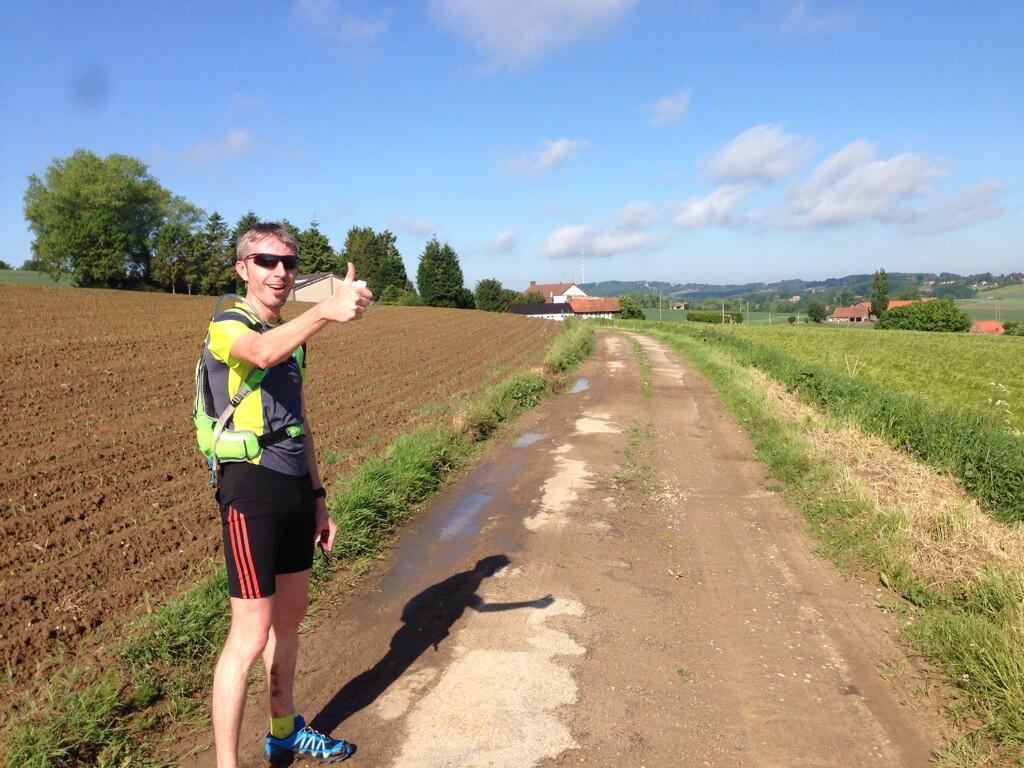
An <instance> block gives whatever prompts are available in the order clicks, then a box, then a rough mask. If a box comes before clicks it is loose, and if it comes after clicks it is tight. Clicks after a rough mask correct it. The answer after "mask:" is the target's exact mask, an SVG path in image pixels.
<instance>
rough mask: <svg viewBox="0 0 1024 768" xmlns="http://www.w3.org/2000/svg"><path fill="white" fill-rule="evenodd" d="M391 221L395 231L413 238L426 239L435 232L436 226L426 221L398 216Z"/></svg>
mask: <svg viewBox="0 0 1024 768" xmlns="http://www.w3.org/2000/svg"><path fill="white" fill-rule="evenodd" d="M391 221H392V224H393V226H394V227H395V229H397V230H399V231H400V232H404V233H405V234H407V235H412V236H413V237H421V238H422V237H427V236H428V235H433V234H435V233H436V232H437V224H435V223H434V222H432V221H427V220H426V219H417V218H414V217H412V216H403V215H399V216H394V217H393V218H392V219H391Z"/></svg>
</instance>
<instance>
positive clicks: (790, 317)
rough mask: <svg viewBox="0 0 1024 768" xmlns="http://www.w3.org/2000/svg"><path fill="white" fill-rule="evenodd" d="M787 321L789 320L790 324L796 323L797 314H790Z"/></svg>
mask: <svg viewBox="0 0 1024 768" xmlns="http://www.w3.org/2000/svg"><path fill="white" fill-rule="evenodd" d="M786 322H788V323H789V324H790V325H796V315H790V316H789V317H787V318H786Z"/></svg>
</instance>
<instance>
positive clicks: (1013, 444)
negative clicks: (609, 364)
mask: <svg viewBox="0 0 1024 768" xmlns="http://www.w3.org/2000/svg"><path fill="white" fill-rule="evenodd" d="M633 327H634V328H637V329H638V330H645V329H644V328H640V327H638V326H636V325H635V324H634V325H633ZM655 329H656V330H658V331H659V332H668V333H670V334H671V335H674V336H683V337H687V338H693V339H696V340H698V341H699V342H701V343H704V344H709V345H714V346H717V347H720V348H722V349H725V350H727V351H728V352H729V353H730V355H731V356H732V357H733V358H734V359H735V360H736V361H737V362H739V363H741V364H743V365H753V366H755V367H757V368H759V369H761V370H762V371H764V372H765V373H767V374H768V375H769V376H771V377H772V378H775V379H777V380H779V381H781V382H782V383H783V384H785V386H786V387H787V389H789V390H790V391H791V392H795V393H796V394H798V395H799V396H800V397H801V398H802V399H803V400H804V401H805V402H807V403H810V404H812V405H815V406H816V407H818V408H820V409H821V410H822V411H823V412H825V413H827V414H828V415H830V416H833V417H836V418H839V419H844V420H850V421H852V422H853V423H855V424H856V425H857V426H858V427H860V428H861V429H862V430H864V431H867V432H870V433H872V434H877V435H880V436H881V437H883V438H884V439H885V440H886V441H887V442H888V443H889V444H890V445H892V446H894V447H896V448H899V449H901V450H904V451H906V452H907V453H909V454H911V455H912V456H915V457H917V458H919V459H921V460H922V461H924V462H926V463H927V464H929V465H931V466H932V467H934V468H935V469H937V470H938V471H939V472H943V473H947V474H950V475H952V476H953V477H955V478H957V480H958V481H959V482H960V483H961V484H962V486H963V487H964V488H965V489H966V490H967V491H968V493H970V494H971V495H972V496H973V497H974V498H976V499H977V500H978V501H979V502H980V503H981V505H982V506H983V507H984V508H985V509H986V510H987V511H989V512H990V513H991V514H992V516H993V517H995V518H996V519H998V520H1002V521H1004V522H1024V493H1022V492H1021V489H1022V488H1024V436H1022V435H1020V434H1014V432H1013V431H1011V430H1008V429H1007V428H1006V425H1005V424H1003V423H1001V422H1000V421H999V420H998V418H996V417H994V416H992V415H990V414H985V413H980V412H976V411H973V410H957V409H954V408H950V407H945V406H942V405H939V404H936V403H932V402H927V401H924V400H922V399H920V398H916V397H913V396H911V395H908V394H904V393H900V392H895V391H892V390H889V389H887V388H886V387H884V386H882V385H880V384H877V383H872V382H868V381H865V380H863V379H859V378H854V377H851V376H847V375H844V374H842V373H839V372H837V371H835V370H831V369H828V368H824V367H821V366H817V365H812V364H809V363H806V362H801V361H797V360H795V359H793V358H792V357H790V356H788V355H787V354H785V353H783V352H781V351H779V350H776V349H771V348H768V347H765V346H761V345H758V344H757V343H756V342H754V341H752V340H750V339H745V338H739V337H737V336H734V335H732V334H730V333H727V332H723V331H721V330H719V329H715V328H702V329H700V330H690V329H689V328H688V327H686V326H682V325H679V324H668V323H663V324H658V325H656V326H655Z"/></svg>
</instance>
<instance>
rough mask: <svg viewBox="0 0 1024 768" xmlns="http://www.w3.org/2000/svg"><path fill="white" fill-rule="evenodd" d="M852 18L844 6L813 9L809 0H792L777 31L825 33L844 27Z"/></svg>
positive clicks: (804, 33) (791, 33)
mask: <svg viewBox="0 0 1024 768" xmlns="http://www.w3.org/2000/svg"><path fill="white" fill-rule="evenodd" d="M852 20H853V19H852V16H851V15H850V12H849V11H848V10H846V9H845V8H841V7H838V6H834V7H832V8H829V9H826V10H821V11H815V10H814V9H813V8H812V7H811V3H810V2H809V0H793V2H791V3H790V5H789V10H788V12H787V13H786V16H785V18H783V20H782V23H781V24H780V25H779V31H780V32H782V33H783V34H786V35H827V34H831V33H833V32H839V31H840V30H843V29H846V28H847V27H849V26H850V24H851V23H852Z"/></svg>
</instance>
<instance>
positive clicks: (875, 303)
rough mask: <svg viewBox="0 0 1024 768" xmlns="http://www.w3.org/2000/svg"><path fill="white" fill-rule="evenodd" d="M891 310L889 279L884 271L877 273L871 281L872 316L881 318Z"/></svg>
mask: <svg viewBox="0 0 1024 768" xmlns="http://www.w3.org/2000/svg"><path fill="white" fill-rule="evenodd" d="M887 309H889V278H888V277H887V276H886V274H885V270H884V269H880V270H878V271H877V272H875V277H874V279H873V280H872V281H871V314H873V315H874V316H875V317H881V316H882V313H883V312H885V311H886V310H887Z"/></svg>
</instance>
